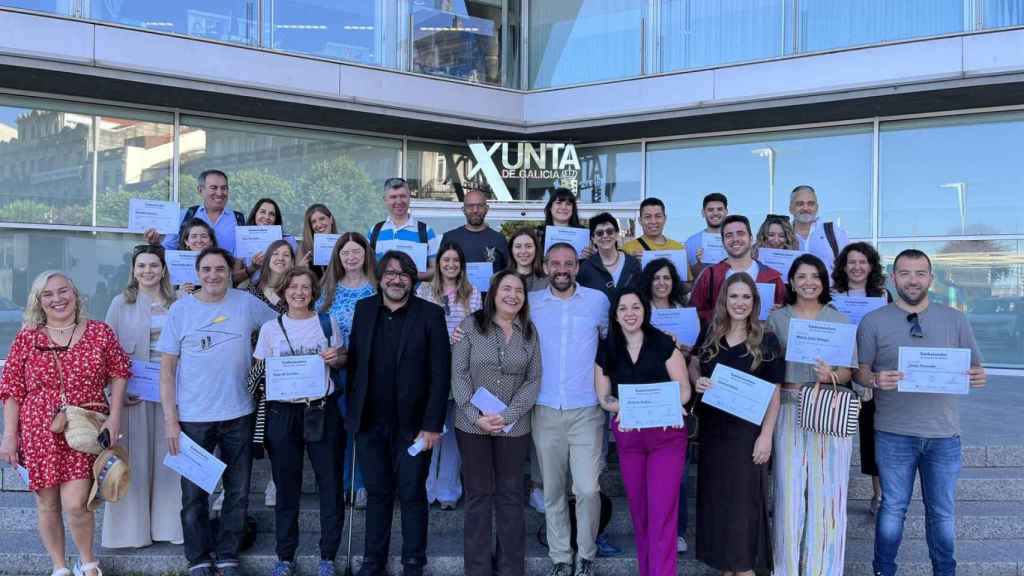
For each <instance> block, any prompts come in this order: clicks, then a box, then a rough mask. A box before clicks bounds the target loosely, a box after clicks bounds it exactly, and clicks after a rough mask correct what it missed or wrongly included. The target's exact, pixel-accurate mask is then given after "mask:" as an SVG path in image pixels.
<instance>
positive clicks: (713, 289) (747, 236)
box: [690, 214, 786, 327]
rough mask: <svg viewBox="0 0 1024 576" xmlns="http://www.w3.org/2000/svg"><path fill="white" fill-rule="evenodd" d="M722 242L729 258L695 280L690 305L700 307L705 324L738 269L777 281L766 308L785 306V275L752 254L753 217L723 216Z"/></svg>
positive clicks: (761, 280) (765, 280)
mask: <svg viewBox="0 0 1024 576" xmlns="http://www.w3.org/2000/svg"><path fill="white" fill-rule="evenodd" d="M721 233H722V244H723V245H724V246H725V253H726V258H725V260H722V261H721V262H719V263H718V264H714V265H712V266H708V267H706V268H704V270H703V271H701V273H700V276H698V277H697V280H696V282H694V284H693V291H692V292H691V293H690V305H691V306H694V307H696V308H697V315H698V316H700V322H701V325H702V326H705V327H706V326H707V325H708V324H709V323H710V322H711V317H712V316H713V315H714V313H715V303H716V302H717V301H718V293H719V291H720V290H721V288H722V284H723V283H725V279H726V278H728V277H729V276H732V275H733V274H736V273H738V272H746V273H747V274H749V275H750V277H751V278H753V279H754V281H755V282H757V283H759V284H768V283H771V284H774V285H775V300H774V302H761V307H762V309H764V308H768V309H769V310H770V309H771V308H772V307H774V306H781V305H782V303H783V301H784V300H785V298H786V285H785V284H784V283H783V280H782V275H780V274H779V273H778V272H777V271H775V270H773V269H772V268H769V267H767V266H765V265H763V264H761V263H760V262H758V261H757V260H754V257H753V255H752V254H751V247H752V246H753V242H752V238H753V235H752V234H751V232H750V220H748V219H747V217H746V216H740V215H739V214H734V215H732V216H726V218H725V219H724V220H722V228H721Z"/></svg>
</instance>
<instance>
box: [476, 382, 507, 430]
mask: <svg viewBox="0 0 1024 576" xmlns="http://www.w3.org/2000/svg"><path fill="white" fill-rule="evenodd" d="M469 403H470V404H472V405H473V406H476V407H477V409H478V410H480V411H481V412H483V413H484V415H486V416H492V415H494V414H501V413H502V412H504V411H505V409H506V408H508V405H507V404H505V403H504V402H502V401H501V400H500V399H498V397H497V396H495V395H494V394H491V391H490V390H488V389H486V388H477V389H476V392H474V393H473V397H472V398H470V399H469ZM513 425H515V422H513V423H512V424H509V425H508V426H504V427H502V430H504V431H505V433H506V434H508V432H509V431H510V430H512V426H513Z"/></svg>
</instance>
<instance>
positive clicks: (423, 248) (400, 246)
mask: <svg viewBox="0 0 1024 576" xmlns="http://www.w3.org/2000/svg"><path fill="white" fill-rule="evenodd" d="M388 250H397V251H399V252H404V253H406V254H408V255H409V257H410V258H412V261H413V262H415V263H416V271H417V272H426V270H427V245H426V244H423V243H421V242H411V241H409V240H385V241H383V242H378V243H377V251H378V253H384V252H387V251H388ZM415 281H416V279H415V278H413V282H415Z"/></svg>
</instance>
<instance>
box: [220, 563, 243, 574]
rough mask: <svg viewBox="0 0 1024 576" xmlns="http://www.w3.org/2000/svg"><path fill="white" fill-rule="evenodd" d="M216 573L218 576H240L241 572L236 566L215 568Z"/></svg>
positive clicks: (228, 565)
mask: <svg viewBox="0 0 1024 576" xmlns="http://www.w3.org/2000/svg"><path fill="white" fill-rule="evenodd" d="M217 573H218V574H219V575H220V576H242V571H241V570H239V569H238V564H226V565H224V566H217Z"/></svg>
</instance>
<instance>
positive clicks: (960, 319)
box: [857, 302, 981, 438]
mask: <svg viewBox="0 0 1024 576" xmlns="http://www.w3.org/2000/svg"><path fill="white" fill-rule="evenodd" d="M917 318H918V322H919V323H920V324H921V331H922V332H923V334H924V337H923V338H912V337H911V336H910V322H909V321H907V312H906V310H903V309H902V308H900V307H899V306H898V305H896V304H895V303H893V304H889V305H888V306H883V307H882V308H879V309H877V310H873V311H871V312H869V313H868V314H867V315H866V316H864V318H863V319H862V320H861V321H860V326H859V327H858V329H857V346H858V349H859V356H860V363H861V364H867V365H868V366H870V367H871V371H872V372H881V371H883V370H896V369H898V368H899V349H900V346H919V347H928V348H968V349H970V351H971V365H972V366H980V365H981V352H979V351H978V344H977V343H976V342H975V341H974V332H973V331H972V330H971V326H970V324H968V323H967V318H966V317H965V316H964V315H963V313H962V312H960V311H959V310H956V309H954V308H950V307H949V306H943V305H941V304H936V303H934V302H933V303H931V304H929V305H928V307H927V308H925V309H924V311H923V312H919V313H918V315H917ZM874 394H875V430H881V431H882V432H889V433H890V434H902V435H904V436H917V437H920V438H949V437H952V436H956V435H958V434H960V409H959V403H960V396H958V395H955V394H921V393H917V392H898V391H896V390H875V391H874Z"/></svg>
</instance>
